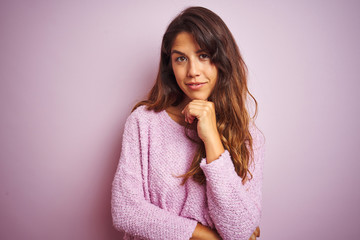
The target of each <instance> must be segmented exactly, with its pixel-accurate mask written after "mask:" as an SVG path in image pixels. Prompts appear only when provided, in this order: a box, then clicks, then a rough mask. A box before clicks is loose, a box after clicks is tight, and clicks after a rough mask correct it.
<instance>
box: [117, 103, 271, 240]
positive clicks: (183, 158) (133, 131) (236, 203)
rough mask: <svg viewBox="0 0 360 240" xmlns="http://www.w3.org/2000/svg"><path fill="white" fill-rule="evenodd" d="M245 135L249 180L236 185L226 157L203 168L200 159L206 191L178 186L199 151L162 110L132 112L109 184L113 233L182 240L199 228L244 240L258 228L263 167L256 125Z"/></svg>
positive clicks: (193, 184) (200, 187) (196, 185)
mask: <svg viewBox="0 0 360 240" xmlns="http://www.w3.org/2000/svg"><path fill="white" fill-rule="evenodd" d="M193 132H194V133H193V134H194V136H195V135H196V131H195V130H193ZM250 133H251V135H252V137H253V150H254V153H253V161H251V163H252V164H251V165H250V167H249V169H250V171H251V173H252V176H253V178H252V179H251V180H248V181H246V183H245V184H243V183H242V179H241V178H240V177H239V176H238V175H237V173H236V172H235V168H234V165H233V162H232V160H231V157H230V154H229V152H228V151H227V150H225V152H224V153H223V154H222V155H221V156H220V157H219V158H218V159H217V160H215V161H213V162H211V163H209V164H207V163H206V159H202V161H201V163H200V167H201V169H202V170H203V172H204V174H205V177H206V183H205V184H203V185H201V184H199V183H197V182H195V181H194V180H193V179H192V178H190V179H188V181H186V183H185V184H184V185H181V182H182V178H181V177H179V176H180V175H182V174H184V173H186V172H187V171H188V170H189V168H190V165H191V163H192V160H193V157H194V154H195V152H196V150H197V144H196V143H194V142H193V141H191V140H190V139H189V138H188V137H187V136H186V134H185V131H184V127H183V126H181V125H180V124H178V123H176V122H175V121H173V120H172V119H171V117H170V116H169V115H168V114H167V112H166V111H165V110H164V111H161V112H158V113H156V112H154V111H149V110H147V109H146V107H145V106H140V107H138V108H137V109H136V110H135V111H133V112H132V113H131V114H130V116H129V117H128V118H127V120H126V123H125V128H124V133H123V140H122V141H123V142H122V150H121V154H120V160H119V164H118V167H117V170H116V173H115V177H114V180H113V184H112V199H111V210H112V217H113V225H114V227H115V228H116V229H117V230H119V231H123V232H125V236H124V239H133V240H136V239H156V240H159V239H166V240H169V239H171V240H177V239H179V240H185V239H189V238H191V236H192V233H193V232H194V230H195V227H196V225H197V223H198V222H199V223H201V224H203V225H205V226H208V227H211V228H216V230H217V232H218V233H219V235H220V236H221V238H222V239H224V240H227V239H240V240H242V239H244V240H248V239H249V238H250V236H251V234H252V233H253V232H254V231H255V228H256V227H257V226H259V223H260V216H261V195H262V178H263V173H262V172H263V159H264V137H263V135H262V134H261V133H260V131H259V130H258V129H257V128H256V127H255V126H254V125H251V127H250Z"/></svg>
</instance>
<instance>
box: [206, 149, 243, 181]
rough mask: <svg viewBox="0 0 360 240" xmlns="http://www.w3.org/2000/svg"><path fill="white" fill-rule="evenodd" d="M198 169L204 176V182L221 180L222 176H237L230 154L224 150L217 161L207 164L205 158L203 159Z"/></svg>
mask: <svg viewBox="0 0 360 240" xmlns="http://www.w3.org/2000/svg"><path fill="white" fill-rule="evenodd" d="M200 167H201V169H202V170H203V172H204V174H205V177H206V181H210V180H211V179H213V180H216V179H218V178H223V176H226V178H228V177H231V176H232V175H234V174H235V175H236V176H237V174H236V172H235V167H234V164H233V162H232V160H231V156H230V153H229V152H228V151H227V150H225V152H224V153H223V154H221V155H220V157H219V158H218V159H216V160H214V161H212V162H211V163H209V164H207V163H206V158H203V159H202V160H201V162H200Z"/></svg>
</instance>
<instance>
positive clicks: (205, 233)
mask: <svg viewBox="0 0 360 240" xmlns="http://www.w3.org/2000/svg"><path fill="white" fill-rule="evenodd" d="M190 240H221V237H220V236H219V234H218V233H217V232H216V230H213V229H211V228H209V227H206V226H204V225H202V224H201V223H198V224H197V225H196V228H195V230H194V232H193V235H192V237H191V238H190Z"/></svg>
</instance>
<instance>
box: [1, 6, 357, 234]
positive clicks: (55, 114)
mask: <svg viewBox="0 0 360 240" xmlns="http://www.w3.org/2000/svg"><path fill="white" fill-rule="evenodd" d="M190 5H201V6H205V7H208V8H210V9H212V10H213V11H215V12H216V13H218V14H219V15H220V16H221V17H222V18H223V20H224V21H225V22H226V23H227V24H228V26H229V28H230V30H231V31H232V32H233V35H234V36H235V38H236V40H237V42H238V45H239V47H240V49H241V52H242V54H243V56H244V59H245V61H246V63H247V65H248V67H249V81H250V87H251V90H252V92H253V94H254V95H255V97H256V98H257V100H258V102H259V106H260V107H259V116H258V119H257V123H258V125H259V127H260V128H261V129H262V130H263V132H264V134H265V135H266V138H267V152H266V164H265V172H264V177H265V178H264V195H263V218H262V222H261V231H262V237H261V239H266V240H272V239H276V240H281V239H293V240H294V239H295V240H297V239H299V240H302V239H356V238H358V237H359V235H360V225H359V223H360V207H359V203H360V188H359V183H360V174H359V170H358V169H359V168H360V145H359V142H360V135H359V133H360V129H359V123H360V108H359V93H358V92H359V90H360V83H359V80H360V79H359V74H360V72H359V69H360V64H359V63H360V61H359V59H360V48H359V43H360V26H359V25H360V24H359V23H360V14H359V12H360V2H359V1H342V0H337V1H334V0H328V1H320V0H315V1H314V0H312V1H311V0H308V1H288V0H273V1H254V0H252V1H250V0H248V1H245V0H242V1H218V0H213V1H180V0H178V1H171V0H161V1H156V3H155V1H145V0H144V1H115V0H113V1H100V0H91V1H85V0H83V1H79V0H78V1H70V0H65V1H64V0H62V1H60V0H59V1H45V0H33V1H25V0H23V1H20V0H7V1H4V0H2V1H1V2H0V114H1V115H0V159H1V161H0V239H2V240H18V239H19V240H20V239H28V240H38V239H53V240H57V239H87V240H98V239H109V240H110V239H113V240H115V239H121V236H122V235H121V233H118V232H116V231H115V230H114V229H113V228H112V222H111V214H110V189H111V182H112V177H113V174H114V172H115V169H116V166H117V161H118V157H119V154H120V146H121V138H122V132H123V125H124V122H125V120H126V117H127V116H128V115H129V113H130V110H131V108H132V106H133V105H134V104H135V103H136V102H137V101H139V100H141V99H143V98H144V96H145V95H146V93H147V91H148V90H149V88H150V87H151V86H152V84H153V82H154V78H155V76H156V71H157V67H158V61H159V51H160V50H159V48H160V43H161V38H162V34H163V32H164V31H165V28H166V26H167V24H168V23H169V22H170V20H171V19H172V18H173V17H174V16H175V15H176V14H177V13H178V12H180V11H181V10H182V9H184V8H185V7H186V6H190Z"/></svg>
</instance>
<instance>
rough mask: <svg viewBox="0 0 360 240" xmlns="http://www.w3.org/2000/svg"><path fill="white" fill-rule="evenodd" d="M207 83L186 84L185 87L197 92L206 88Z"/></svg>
mask: <svg viewBox="0 0 360 240" xmlns="http://www.w3.org/2000/svg"><path fill="white" fill-rule="evenodd" d="M205 84H206V83H186V84H185V85H186V86H188V87H189V88H190V89H192V90H196V89H199V88H201V87H202V86H204V85H205Z"/></svg>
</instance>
